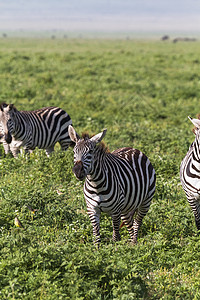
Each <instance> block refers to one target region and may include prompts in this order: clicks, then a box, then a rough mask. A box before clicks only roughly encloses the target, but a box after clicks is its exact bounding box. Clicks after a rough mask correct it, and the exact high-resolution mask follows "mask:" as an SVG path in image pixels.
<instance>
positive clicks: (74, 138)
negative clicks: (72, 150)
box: [68, 125, 80, 143]
mask: <svg viewBox="0 0 200 300" xmlns="http://www.w3.org/2000/svg"><path fill="white" fill-rule="evenodd" d="M68 133H69V137H70V139H71V140H72V142H74V143H77V142H78V140H80V137H79V135H78V134H77V133H76V131H75V129H74V127H73V126H72V125H69V127H68Z"/></svg>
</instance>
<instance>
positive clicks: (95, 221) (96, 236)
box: [88, 210, 101, 248]
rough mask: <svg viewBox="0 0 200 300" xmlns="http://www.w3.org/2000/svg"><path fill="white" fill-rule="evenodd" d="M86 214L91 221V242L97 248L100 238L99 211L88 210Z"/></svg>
mask: <svg viewBox="0 0 200 300" xmlns="http://www.w3.org/2000/svg"><path fill="white" fill-rule="evenodd" d="M88 215H89V218H90V221H91V223H92V228H93V242H94V244H95V245H96V246H97V247H98V248H99V246H100V242H101V238H100V213H96V212H91V211H90V210H88Z"/></svg>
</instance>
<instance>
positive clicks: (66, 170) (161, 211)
mask: <svg viewBox="0 0 200 300" xmlns="http://www.w3.org/2000/svg"><path fill="white" fill-rule="evenodd" d="M199 47H200V43H199V42H196V43H184V42H180V43H177V44H173V43H171V42H167V43H165V42H161V41H133V40H129V41H125V40H67V39H65V40H64V39H63V40H40V39H38V40H33V39H21V40H20V39H1V40H0V99H1V101H5V102H7V103H14V104H15V105H16V107H17V108H18V109H20V110H33V109H36V108H40V107H43V106H50V105H55V106H60V107H61V108H63V109H65V110H66V111H67V112H68V113H69V114H70V116H71V118H72V120H73V124H74V127H75V129H76V130H77V132H78V133H81V132H82V131H88V132H90V133H98V132H100V131H101V130H102V129H103V128H107V129H108V131H107V135H106V136H105V138H104V141H105V143H106V144H107V145H108V146H109V149H110V150H111V151H112V150H114V149H116V148H120V147H123V146H131V147H134V148H137V149H140V150H141V151H143V152H144V153H145V154H146V155H147V156H148V157H149V159H150V160H151V162H152V164H153V165H154V167H155V170H156V173H157V189H156V194H155V197H154V199H153V201H152V205H151V208H150V211H149V213H148V214H147V216H146V217H145V218H144V222H143V225H142V227H141V229H140V232H139V239H138V244H137V245H136V246H135V247H132V246H130V244H129V243H128V239H129V236H128V233H127V231H126V229H125V228H123V229H122V230H121V235H122V241H121V242H118V243H117V244H113V243H112V226H111V219H110V218H109V217H107V216H106V215H102V218H101V235H102V244H101V248H100V250H99V251H96V250H95V248H94V246H93V244H92V227H91V224H90V221H89V218H88V216H87V214H86V210H85V202H84V197H83V192H82V186H83V183H81V182H78V181H77V180H76V178H75V177H74V175H73V174H72V171H71V168H72V165H73V152H72V149H70V150H69V151H67V152H66V153H63V152H62V153H61V152H60V151H59V147H56V151H55V152H54V154H53V155H52V156H51V157H50V158H47V157H46V156H45V153H44V151H39V150H36V151H35V152H34V153H33V154H31V157H30V159H27V158H26V157H24V156H23V155H22V156H20V157H19V158H18V159H13V158H12V157H5V158H4V156H3V148H0V151H1V155H2V156H1V159H0V175H1V184H0V231H1V235H0V253H1V258H0V298H1V299H123V300H125V299H127V300H131V299H199V298H200V251H199V247H200V237H199V236H198V235H197V231H196V228H195V223H194V217H193V214H192V212H191V209H190V207H189V204H188V203H187V200H186V197H185V195H184V192H183V191H182V188H181V186H180V182H179V166H180V163H181V160H182V158H183V157H184V155H185V154H186V152H187V150H188V147H189V145H190V143H191V142H192V141H193V139H194V136H193V133H192V132H191V129H192V125H191V124H190V122H189V120H188V119H187V116H188V115H191V116H192V117H195V116H196V114H197V113H200V102H199V99H200V58H199ZM58 191H59V192H61V193H59V194H58ZM26 205H30V206H32V207H33V208H34V209H37V211H36V212H35V214H34V215H32V214H31V212H30V211H29V210H28V208H27V206H26ZM15 215H18V217H19V219H20V220H21V222H22V224H23V226H24V228H16V227H15V225H14V218H15Z"/></svg>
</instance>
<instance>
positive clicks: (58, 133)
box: [0, 103, 72, 157]
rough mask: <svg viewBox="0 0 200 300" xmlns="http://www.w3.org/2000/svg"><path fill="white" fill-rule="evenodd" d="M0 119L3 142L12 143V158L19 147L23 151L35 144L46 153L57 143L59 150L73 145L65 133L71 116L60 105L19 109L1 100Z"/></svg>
mask: <svg viewBox="0 0 200 300" xmlns="http://www.w3.org/2000/svg"><path fill="white" fill-rule="evenodd" d="M0 118H1V123H2V126H3V132H4V138H5V141H6V142H7V143H8V144H11V146H12V153H13V155H14V157H16V156H17V154H18V152H19V148H20V147H23V148H24V149H25V151H26V152H27V151H29V150H34V149H35V148H36V147H38V148H39V149H45V150H46V153H47V155H48V156H49V154H50V153H51V152H52V151H54V146H55V144H56V143H57V142H59V143H60V145H61V149H62V150H67V148H68V147H69V145H71V144H72V141H71V139H70V137H69V134H68V126H69V125H71V124H72V121H71V118H70V116H69V115H68V114H67V113H66V112H65V111H64V110H62V109H61V108H59V107H44V108H42V109H38V110H35V111H18V110H17V109H16V108H15V107H14V106H13V105H12V104H6V103H3V104H2V105H1V115H0Z"/></svg>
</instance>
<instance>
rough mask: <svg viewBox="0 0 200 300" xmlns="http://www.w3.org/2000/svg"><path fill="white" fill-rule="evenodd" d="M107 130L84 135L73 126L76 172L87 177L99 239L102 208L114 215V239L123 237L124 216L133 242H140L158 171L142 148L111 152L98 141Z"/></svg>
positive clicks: (90, 210)
mask: <svg viewBox="0 0 200 300" xmlns="http://www.w3.org/2000/svg"><path fill="white" fill-rule="evenodd" d="M105 134H106V130H104V131H103V132H102V133H100V134H97V135H95V136H94V137H92V138H89V137H87V136H86V137H85V138H83V139H80V137H79V136H78V135H77V133H76V132H75V130H74V128H73V127H72V126H69V135H70V137H71V139H72V141H74V142H75V143H76V145H75V147H74V163H75V165H74V168H73V172H74V174H75V175H76V177H77V178H78V179H79V180H83V179H84V178H85V184H84V196H85V200H86V204H87V212H88V215H89V217H90V220H91V222H92V226H93V234H94V238H95V243H96V244H98V245H99V243H100V230H99V229H100V214H101V212H105V213H108V214H109V215H110V216H111V217H112V222H113V240H114V241H117V240H120V233H119V228H120V220H121V219H122V220H123V222H124V223H125V225H126V226H127V229H128V231H129V234H130V237H131V240H132V243H136V242H137V235H138V230H139V227H140V225H141V223H142V219H143V217H144V216H145V215H146V213H147V212H148V210H149V207H150V203H151V199H152V197H153V195H154V192H155V182H156V176H155V171H154V168H153V166H152V164H151V163H150V161H149V159H148V158H147V157H146V155H144V154H143V153H142V152H140V151H139V150H136V149H132V148H121V149H118V150H115V151H114V152H112V153H109V152H107V151H106V149H105V148H104V147H103V146H102V144H100V145H97V144H98V143H99V142H100V141H101V140H102V138H103V137H104V135H105ZM136 210H137V214H136V217H135V219H134V221H133V215H134V214H135V212H136Z"/></svg>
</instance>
